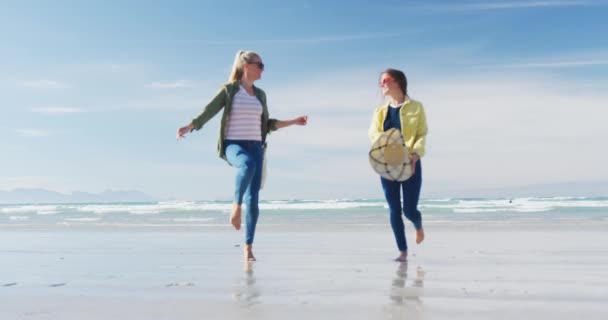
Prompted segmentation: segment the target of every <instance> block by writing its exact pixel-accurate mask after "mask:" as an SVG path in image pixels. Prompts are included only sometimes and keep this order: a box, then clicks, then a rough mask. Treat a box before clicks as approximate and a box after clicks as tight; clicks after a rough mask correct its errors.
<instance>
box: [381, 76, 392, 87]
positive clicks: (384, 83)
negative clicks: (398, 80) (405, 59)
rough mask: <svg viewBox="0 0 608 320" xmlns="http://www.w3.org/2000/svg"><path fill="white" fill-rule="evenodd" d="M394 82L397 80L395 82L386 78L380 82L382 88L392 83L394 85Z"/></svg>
mask: <svg viewBox="0 0 608 320" xmlns="http://www.w3.org/2000/svg"><path fill="white" fill-rule="evenodd" d="M392 82H395V80H394V79H391V78H384V79H382V80H381V81H380V86H381V87H382V86H384V85H388V84H390V83H392Z"/></svg>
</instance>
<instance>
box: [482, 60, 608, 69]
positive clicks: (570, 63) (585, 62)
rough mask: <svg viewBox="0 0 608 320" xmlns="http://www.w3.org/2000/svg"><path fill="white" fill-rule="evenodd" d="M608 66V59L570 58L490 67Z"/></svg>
mask: <svg viewBox="0 0 608 320" xmlns="http://www.w3.org/2000/svg"><path fill="white" fill-rule="evenodd" d="M594 66H608V60H596V59H593V60H570V61H550V62H528V63H514V64H504V65H496V66H491V67H488V68H511V69H530V68H545V69H549V68H577V67H594Z"/></svg>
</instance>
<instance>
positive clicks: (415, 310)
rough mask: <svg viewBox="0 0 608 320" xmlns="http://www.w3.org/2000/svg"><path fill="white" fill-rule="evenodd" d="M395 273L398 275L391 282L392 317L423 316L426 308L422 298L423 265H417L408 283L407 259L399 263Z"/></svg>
mask: <svg viewBox="0 0 608 320" xmlns="http://www.w3.org/2000/svg"><path fill="white" fill-rule="evenodd" d="M395 274H396V277H395V278H393V281H392V283H391V289H390V295H389V296H390V299H391V301H392V304H391V306H390V308H389V310H390V312H389V313H390V315H391V317H392V318H395V317H406V316H407V318H408V319H419V318H421V317H422V312H423V310H424V304H423V302H422V300H421V297H422V294H423V287H424V275H425V272H424V269H423V268H422V267H421V266H418V267H416V274H415V276H414V277H412V276H411V275H410V280H411V281H410V283H408V262H407V261H406V262H402V263H399V266H398V267H397V272H396V273H395ZM412 278H413V279H412Z"/></svg>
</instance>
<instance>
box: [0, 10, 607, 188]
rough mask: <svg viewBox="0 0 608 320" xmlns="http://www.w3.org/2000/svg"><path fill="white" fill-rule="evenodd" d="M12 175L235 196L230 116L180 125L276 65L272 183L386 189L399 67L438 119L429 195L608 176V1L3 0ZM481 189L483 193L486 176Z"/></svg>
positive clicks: (2, 177) (1, 100)
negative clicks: (241, 72)
mask: <svg viewBox="0 0 608 320" xmlns="http://www.w3.org/2000/svg"><path fill="white" fill-rule="evenodd" d="M0 3H1V4H0V5H1V7H2V9H1V10H0V28H2V30H3V32H2V34H1V35H0V67H1V70H2V71H3V72H2V73H0V88H2V94H1V95H0V109H1V110H2V117H0V136H1V137H2V138H1V139H0V149H1V150H3V151H2V155H1V156H0V189H2V190H10V189H13V188H22V187H28V188H47V189H50V190H55V191H60V192H71V191H76V190H79V191H89V192H100V191H102V190H106V189H115V190H124V189H137V190H141V191H143V192H146V193H149V194H152V195H155V196H158V197H161V198H175V199H229V198H230V195H231V194H232V188H233V175H234V171H233V169H232V168H231V167H229V166H228V165H227V164H226V163H225V162H224V161H223V160H221V159H219V158H218V157H217V156H216V153H215V145H216V141H217V136H218V122H219V121H218V120H219V118H218V119H214V120H212V121H211V122H210V123H209V124H208V125H207V126H205V127H204V128H203V130H201V131H198V132H195V133H194V134H192V135H190V136H188V137H187V139H186V140H183V141H179V142H177V141H176V140H175V131H176V130H177V128H178V127H179V126H181V125H184V124H186V123H187V122H188V121H189V120H190V119H191V118H192V117H194V116H196V115H197V114H198V113H199V112H200V111H201V110H202V108H203V106H204V105H205V104H206V103H207V102H208V100H209V99H210V98H211V97H212V95H213V94H214V93H215V91H216V90H217V88H218V87H219V85H220V84H221V83H223V82H225V81H226V79H227V78H228V74H229V70H230V66H231V63H232V61H233V58H234V55H235V53H236V51H237V50H238V49H247V50H254V51H257V52H258V53H259V54H260V55H261V56H262V59H263V60H264V62H265V64H266V65H267V67H266V70H265V72H264V74H263V78H262V79H261V80H260V81H259V82H257V83H256V84H257V85H258V86H260V87H261V88H263V89H264V90H265V91H266V92H267V95H268V99H269V108H270V113H271V116H272V117H275V118H279V119H288V118H292V117H295V116H298V115H302V114H307V115H309V125H308V126H306V127H290V128H287V129H284V130H281V131H278V132H276V133H274V134H272V135H271V136H270V137H269V145H270V147H269V151H268V152H269V153H268V157H269V158H268V160H269V176H268V185H267V187H266V189H265V190H263V191H262V198H265V199H285V198H299V199H310V198H358V197H366V198H380V197H382V194H381V187H380V184H379V181H378V177H377V176H376V175H375V174H374V173H373V171H372V170H371V168H370V167H369V165H368V163H367V150H368V146H369V141H368V140H367V129H368V126H369V123H370V120H371V113H372V111H373V109H374V108H375V107H376V106H377V105H379V104H380V103H381V102H382V98H381V96H380V92H379V89H378V87H377V81H378V77H379V72H380V71H381V70H383V69H385V68H387V67H394V68H398V69H402V70H404V71H405V73H406V75H407V76H408V79H409V82H410V87H409V88H410V93H411V96H412V98H414V99H416V100H419V101H421V102H423V104H424V105H425V108H426V110H427V115H428V121H429V128H430V130H429V137H428V142H427V149H428V151H427V155H426V157H425V158H424V159H423V167H424V169H423V172H424V186H423V196H424V195H425V193H426V194H427V195H437V194H441V195H445V196H449V195H450V192H451V191H452V190H463V189H465V190H467V189H471V190H479V189H483V188H494V187H504V186H518V185H530V184H546V183H559V182H568V181H606V180H608V169H606V166H605V164H604V162H605V159H606V158H607V157H606V156H607V154H606V152H605V151H604V150H603V149H605V147H603V145H605V141H604V140H605V139H606V137H608V126H606V125H605V119H606V118H607V117H608V111H607V110H606V107H605V106H606V103H605V101H606V98H608V93H607V92H606V91H607V90H605V89H606V88H607V87H608V77H607V76H608V37H605V36H604V35H605V34H606V32H607V31H608V30H607V29H608V25H607V24H606V23H605V17H606V16H608V1H575V0H573V1H557V0H556V1H550V0H547V1H458V2H457V1H348V2H347V1H344V2H342V1H335V2H331V3H330V1H298V2H295V1H294V2H289V1H254V2H252V1H230V2H227V1H171V2H170V1H164V2H161V1H116V2H112V1H2V2H0ZM471 195H474V193H472V194H471Z"/></svg>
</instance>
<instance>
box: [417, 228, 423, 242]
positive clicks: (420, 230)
mask: <svg viewBox="0 0 608 320" xmlns="http://www.w3.org/2000/svg"><path fill="white" fill-rule="evenodd" d="M422 240H424V229H422V228H420V229H418V230H416V243H417V244H420V242H422Z"/></svg>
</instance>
